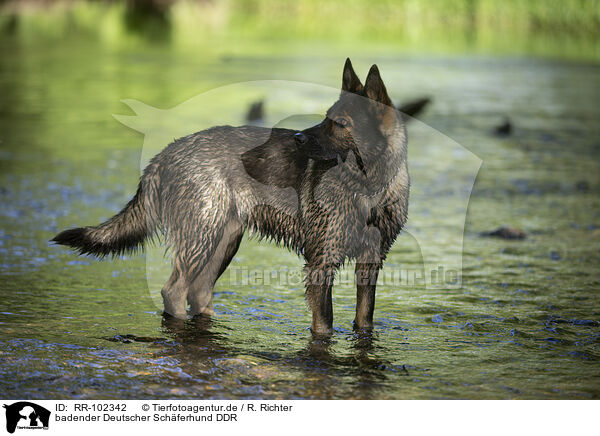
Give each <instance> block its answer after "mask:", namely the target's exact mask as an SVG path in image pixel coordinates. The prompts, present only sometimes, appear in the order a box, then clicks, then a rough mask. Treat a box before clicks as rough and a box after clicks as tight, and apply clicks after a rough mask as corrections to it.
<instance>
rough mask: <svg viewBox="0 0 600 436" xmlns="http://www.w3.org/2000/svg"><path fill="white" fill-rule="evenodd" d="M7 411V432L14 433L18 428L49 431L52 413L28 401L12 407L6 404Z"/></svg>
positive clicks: (14, 404)
mask: <svg viewBox="0 0 600 436" xmlns="http://www.w3.org/2000/svg"><path fill="white" fill-rule="evenodd" d="M4 408H5V409H6V431H8V432H9V433H14V432H15V430H16V428H17V427H18V428H20V429H21V428H24V429H47V428H48V424H49V422H50V411H49V410H47V409H45V408H43V407H42V406H38V405H37V404H35V403H30V402H28V401H19V402H18V403H13V404H11V405H6V404H4Z"/></svg>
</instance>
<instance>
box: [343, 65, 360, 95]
mask: <svg viewBox="0 0 600 436" xmlns="http://www.w3.org/2000/svg"><path fill="white" fill-rule="evenodd" d="M362 89H363V85H362V83H360V79H359V78H358V76H357V75H356V73H355V72H354V68H352V62H350V58H346V63H345V64H344V73H343V74H342V91H346V92H355V93H356V92H361V91H362Z"/></svg>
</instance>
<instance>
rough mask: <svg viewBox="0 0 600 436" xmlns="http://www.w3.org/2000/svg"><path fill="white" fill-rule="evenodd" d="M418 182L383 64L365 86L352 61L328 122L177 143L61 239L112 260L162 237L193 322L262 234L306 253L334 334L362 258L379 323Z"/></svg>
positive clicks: (170, 286) (318, 322)
mask: <svg viewBox="0 0 600 436" xmlns="http://www.w3.org/2000/svg"><path fill="white" fill-rule="evenodd" d="M409 190H410V181H409V174H408V167H407V136H406V130H405V126H404V118H403V116H402V114H401V113H400V112H399V111H397V110H396V109H395V108H394V106H393V104H392V102H391V100H390V98H389V96H388V93H387V90H386V87H385V85H384V83H383V81H382V79H381V76H380V73H379V69H378V68H377V66H376V65H373V66H372V67H371V69H370V70H369V73H368V75H367V78H366V81H365V84H364V85H363V84H362V83H361V81H360V79H359V78H358V76H357V75H356V73H355V72H354V69H353V67H352V63H351V62H350V59H347V60H346V63H345V65H344V70H343V74H342V90H341V93H340V96H339V99H338V100H337V101H336V102H335V103H334V104H333V105H332V106H331V107H330V108H329V110H328V111H327V114H326V117H325V119H323V120H322V122H320V123H319V124H317V125H315V126H313V127H310V128H307V129H305V130H301V131H298V130H291V129H282V128H273V129H268V128H263V127H256V126H241V127H231V126H219V127H213V128H210V129H207V130H204V131H201V132H198V133H195V134H192V135H189V136H186V137H183V138H180V139H178V140H175V141H174V142H173V143H171V144H170V145H168V146H167V147H166V148H165V149H164V150H163V151H161V152H160V153H159V154H157V155H156V156H155V157H154V158H153V159H152V160H151V161H150V163H149V164H148V166H147V167H146V168H145V170H144V172H143V175H142V177H141V179H140V183H139V186H138V189H137V192H136V194H135V195H134V197H133V198H132V199H131V200H130V201H129V203H128V204H127V205H126V206H125V207H124V208H123V210H122V211H121V212H119V213H118V214H117V215H115V216H114V217H112V218H110V219H109V220H107V221H106V222H104V223H102V224H100V225H98V226H95V227H82V228H75V229H70V230H65V231H63V232H61V233H60V234H58V235H57V236H56V237H55V238H54V239H53V241H54V242H55V243H58V244H62V245H66V246H69V247H72V248H74V249H76V250H78V251H79V253H80V254H91V255H96V256H99V257H104V256H106V255H109V254H112V255H118V254H122V253H124V252H128V251H132V250H135V249H137V248H139V247H141V246H143V243H144V241H145V240H147V239H149V238H152V237H153V236H154V235H156V234H158V233H161V234H162V235H163V237H164V239H165V242H166V243H167V245H168V246H169V247H170V248H171V250H172V253H173V272H172V274H171V276H170V278H169V279H168V281H167V283H166V284H165V286H164V287H163V289H162V292H161V295H162V297H163V302H164V311H165V313H166V314H169V315H172V316H175V317H179V318H185V317H187V316H195V315H212V314H213V313H214V312H213V309H212V291H213V286H214V284H215V282H216V280H217V279H218V278H219V277H220V276H221V275H222V274H223V272H224V271H225V270H226V268H227V267H228V265H229V263H230V262H231V260H232V258H233V256H234V255H235V253H236V252H237V250H238V248H239V246H240V243H241V240H242V237H243V235H244V233H245V232H246V231H247V230H248V231H250V232H256V233H258V234H259V235H260V236H261V237H264V238H268V239H271V240H273V241H274V242H276V243H278V244H279V245H283V246H285V247H287V248H289V249H291V250H293V251H295V252H296V253H298V254H299V255H301V256H303V257H304V259H305V261H306V263H305V285H306V299H307V302H308V305H309V307H310V309H311V310H312V323H311V330H312V332H313V334H315V335H326V336H327V335H331V334H332V333H333V330H332V323H333V307H332V286H333V282H334V278H335V274H336V271H337V270H338V269H339V267H340V266H341V265H343V264H344V263H345V262H346V261H350V260H355V261H356V269H355V276H356V282H357V302H356V316H355V318H354V328H355V330H359V331H370V330H372V329H373V311H374V308H375V289H376V282H377V276H378V273H379V271H380V269H381V268H382V266H383V262H384V260H385V258H386V255H387V253H388V251H389V250H390V247H391V246H392V244H393V243H394V241H395V240H396V237H397V236H398V234H399V233H400V231H401V230H402V228H403V226H404V224H405V222H406V219H407V212H408V198H409ZM188 304H189V312H188V310H187V305H188Z"/></svg>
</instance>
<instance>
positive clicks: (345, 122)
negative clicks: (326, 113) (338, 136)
mask: <svg viewBox="0 0 600 436" xmlns="http://www.w3.org/2000/svg"><path fill="white" fill-rule="evenodd" d="M333 122H334V123H335V124H336V125H338V126H340V127H348V126H349V125H350V122H349V121H348V120H347V119H346V118H336V119H335V120H334V121H333Z"/></svg>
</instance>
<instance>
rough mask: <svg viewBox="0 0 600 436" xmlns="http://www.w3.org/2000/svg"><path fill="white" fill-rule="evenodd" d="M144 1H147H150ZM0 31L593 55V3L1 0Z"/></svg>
mask: <svg viewBox="0 0 600 436" xmlns="http://www.w3.org/2000/svg"><path fill="white" fill-rule="evenodd" d="M148 5H151V6H148ZM0 29H2V33H3V34H4V35H14V36H15V37H17V38H19V39H23V40H25V41H38V40H59V39H61V38H65V37H73V36H76V37H78V38H94V39H99V40H101V41H102V42H103V43H104V44H106V45H107V46H109V47H117V48H118V47H122V46H128V45H132V44H138V43H144V42H146V41H148V40H150V41H152V42H154V43H164V44H168V45H170V46H173V47H176V48H181V49H188V48H192V49H197V48H204V49H206V50H208V51H216V52H219V53H221V54H239V53H248V52H261V51H268V52H273V51H275V52H285V53H289V51H290V47H291V46H292V47H293V50H302V48H301V47H302V46H303V45H304V44H305V43H306V46H307V47H308V48H307V49H306V50H307V51H308V52H313V51H314V50H315V44H314V42H315V41H319V42H321V43H322V44H323V45H331V44H336V45H341V46H344V45H352V46H354V47H356V46H358V47H360V46H363V45H364V46H365V50H367V49H369V50H373V49H375V50H376V49H377V46H378V45H385V46H386V47H387V48H388V49H389V46H393V47H394V48H397V49H398V50H399V51H402V52H416V53H420V52H429V53H482V54H507V55H536V56H545V57H559V58H579V59H593V60H598V59H600V49H599V44H598V41H600V1H598V0H589V1H581V0H567V1H558V0H530V1H519V0H503V1H502V0H433V1H422V0H400V1H389V0H388V1H379V2H370V1H368V0H347V1H339V0H335V1H331V2H322V1H319V0H300V1H298V0H295V1H291V0H283V1H276V0H241V1H233V0H214V1H187V0H180V1H172V2H165V1H164V0H163V1H159V0H156V1H155V2H141V1H128V2H87V1H83V2H74V1H56V2H40V1H19V2H14V1H12V2H11V1H8V2H4V3H3V4H2V6H1V12H0Z"/></svg>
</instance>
